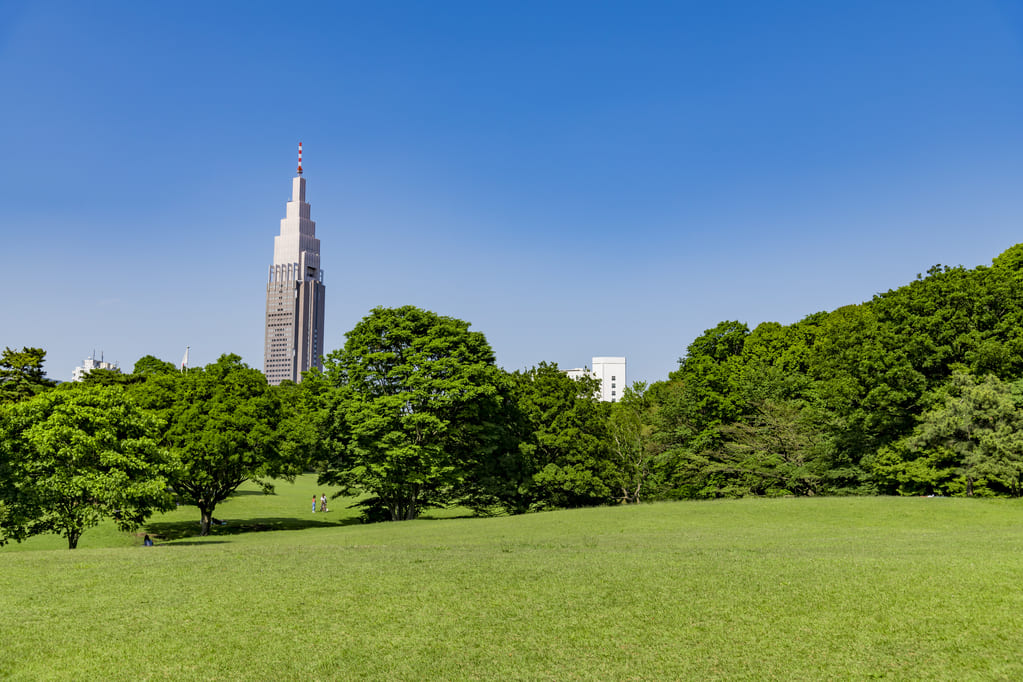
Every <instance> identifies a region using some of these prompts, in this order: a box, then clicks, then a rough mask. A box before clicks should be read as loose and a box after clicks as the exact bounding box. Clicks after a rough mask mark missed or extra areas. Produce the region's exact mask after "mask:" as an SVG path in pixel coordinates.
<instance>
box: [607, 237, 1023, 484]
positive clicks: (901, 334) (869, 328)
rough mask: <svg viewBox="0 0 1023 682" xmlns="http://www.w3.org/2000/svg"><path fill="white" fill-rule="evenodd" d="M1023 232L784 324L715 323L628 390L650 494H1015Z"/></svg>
mask: <svg viewBox="0 0 1023 682" xmlns="http://www.w3.org/2000/svg"><path fill="white" fill-rule="evenodd" d="M1021 336H1023V245H1016V246H1014V247H1012V248H1011V249H1009V250H1008V251H1006V252H1005V253H1003V254H1002V255H1000V256H999V257H997V258H996V259H995V260H994V262H993V264H992V265H991V266H990V267H978V268H975V269H972V270H967V269H965V268H962V267H943V266H935V267H934V268H932V269H931V270H929V271H928V272H927V274H926V276H917V279H916V280H914V281H913V282H911V283H909V284H908V285H906V286H903V287H900V288H898V289H895V290H892V291H888V292H885V293H883V294H879V295H877V296H875V297H874V298H873V300H871V301H868V302H866V303H863V304H859V305H849V306H845V307H842V308H839V309H837V310H834V311H832V312H820V313H814V314H812V315H809V316H807V317H806V318H804V319H803V320H801V321H799V322H797V323H795V324H792V325H788V326H786V325H781V324H777V323H773V322H765V323H763V324H760V325H759V326H757V327H756V328H755V329H753V330H750V329H749V328H748V327H747V325H745V324H742V323H740V322H734V321H726V322H721V323H720V324H718V325H717V326H716V327H715V328H713V329H709V330H707V331H706V332H705V333H704V334H703V335H701V336H700V337H699V338H697V339H696V340H695V341H693V342H692V343H691V344H690V345H689V347H688V349H687V352H686V355H685V357H683V358H682V359H681V360H680V364H679V368H678V369H677V370H676V371H675V372H673V373H672V374H671V375H670V377H669V378H668V380H667V381H664V382H658V383H656V384H654V385H652V386H650V387H649V388H648V389H646V391H645V393H644V394H643V395H642V396H638V395H632V396H630V400H629V401H626V403H627V404H628V403H629V402H630V401H631V403H632V404H633V408H634V410H636V411H637V412H638V414H640V415H641V422H642V424H643V432H642V444H643V447H644V450H645V456H646V457H647V458H648V459H649V462H650V474H649V481H650V487H651V488H653V489H654V490H655V491H656V493H655V494H656V495H657V496H669V497H719V496H738V495H780V494H794V495H815V494H834V493H901V494H1000V495H1001V494H1007V495H1014V496H1016V495H1019V494H1020V476H1021V472H1023V418H1021V413H1020V405H1021V394H1023V383H1021V381H1020V380H1021V379H1023V338H1021Z"/></svg>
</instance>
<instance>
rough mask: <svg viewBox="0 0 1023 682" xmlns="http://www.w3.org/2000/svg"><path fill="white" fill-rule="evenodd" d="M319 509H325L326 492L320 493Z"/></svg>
mask: <svg viewBox="0 0 1023 682" xmlns="http://www.w3.org/2000/svg"><path fill="white" fill-rule="evenodd" d="M320 511H321V512H325V511H327V495H326V493H324V494H321V495H320Z"/></svg>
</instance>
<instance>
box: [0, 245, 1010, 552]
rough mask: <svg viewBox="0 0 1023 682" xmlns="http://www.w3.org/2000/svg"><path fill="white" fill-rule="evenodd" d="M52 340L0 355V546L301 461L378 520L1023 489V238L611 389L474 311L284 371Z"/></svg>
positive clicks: (394, 313)
mask: <svg viewBox="0 0 1023 682" xmlns="http://www.w3.org/2000/svg"><path fill="white" fill-rule="evenodd" d="M44 356H45V353H44V352H43V351H42V350H41V349H35V348H25V349H22V351H19V352H15V351H12V350H11V349H7V350H6V351H4V353H3V356H2V359H0V533H2V534H0V541H2V540H3V539H6V538H15V539H20V538H22V537H25V536H26V535H29V534H32V533H36V532H59V533H61V534H63V535H64V536H65V537H67V538H68V543H69V546H71V547H73V546H74V545H75V544H76V543H77V539H78V537H79V536H80V535H81V532H82V531H83V530H84V529H85V528H87V527H88V526H89V525H91V524H94V523H95V522H96V521H97V520H98V519H99V518H102V517H110V518H113V519H115V520H116V521H117V523H118V524H120V525H121V526H122V527H124V528H135V527H138V526H139V525H140V524H141V523H143V522H144V520H145V519H146V518H147V517H148V516H149V515H150V514H152V513H153V512H155V511H156V510H159V509H164V508H167V506H168V505H171V504H174V503H175V502H180V501H184V502H187V503H189V504H194V505H196V506H197V507H198V508H199V510H200V515H201V532H202V533H203V534H206V533H208V532H209V527H210V523H211V520H212V515H213V512H214V509H215V508H216V505H217V504H219V503H220V502H222V501H223V500H224V499H226V498H227V497H228V496H229V495H230V494H231V493H233V492H234V491H235V490H236V489H237V488H238V486H239V485H240V484H241V483H243V482H244V481H247V480H252V481H257V482H259V483H260V484H261V485H263V486H264V488H265V489H266V490H267V491H269V490H271V486H270V481H272V480H273V479H275V478H289V477H291V476H294V475H295V474H296V473H297V472H299V471H301V470H303V469H306V470H308V469H314V470H316V471H318V472H319V474H320V480H321V482H325V483H331V484H334V485H336V486H338V487H339V488H340V489H341V490H342V492H343V493H344V494H352V495H359V496H361V497H362V500H363V501H362V502H361V503H360V504H361V505H362V506H363V508H364V513H365V515H366V517H367V518H368V519H371V520H378V519H391V520H404V519H412V518H416V517H417V516H418V515H419V514H420V513H421V512H422V511H423V510H425V509H428V508H430V507H437V506H444V505H451V504H458V505H464V506H467V507H469V508H470V509H473V510H474V511H476V512H477V513H480V514H487V513H494V512H506V513H522V512H526V511H530V510H536V509H543V508H551V507H571V506H581V505H595V504H605V503H611V502H620V503H628V502H639V501H641V500H647V499H675V498H707V497H727V496H743V495H819V494H874V493H898V494H965V495H973V494H984V495H1013V496H1019V495H1020V493H1021V479H1023V417H1021V415H1023V412H1021V410H1020V407H1021V404H1023V245H1019V246H1016V247H1013V248H1012V249H1010V250H1009V251H1007V252H1006V253H1004V254H1002V255H1001V256H999V257H998V258H996V259H995V261H994V263H993V265H992V266H991V267H981V268H976V269H973V270H966V269H964V268H943V267H940V266H939V267H935V268H933V269H931V270H930V271H929V272H928V273H927V276H926V277H924V276H918V277H917V279H916V280H915V281H914V282H912V283H911V284H909V285H907V286H905V287H901V288H899V289H896V290H893V291H889V292H886V293H884V294H881V295H878V296H876V297H875V298H874V299H873V300H871V301H869V302H867V303H863V304H861V305H853V306H847V307H844V308H839V309H838V310H835V311H833V312H830V313H815V314H813V315H810V316H808V317H806V318H805V319H803V320H801V321H800V322H797V323H795V324H792V325H787V326H786V325H781V324H777V323H772V322H768V323H764V324H761V325H759V326H758V327H756V328H755V329H753V330H750V329H749V328H748V327H747V326H746V325H745V324H742V323H740V322H736V321H727V322H722V323H720V324H719V325H717V326H716V327H714V328H713V329H710V330H707V331H706V332H705V333H704V334H702V335H701V336H700V337H698V338H697V339H695V340H694V341H693V342H692V343H691V344H690V345H689V347H688V348H687V351H686V354H685V356H684V357H683V358H681V359H680V361H679V367H678V369H677V370H676V371H675V372H673V373H672V374H671V375H670V376H669V377H668V378H667V379H666V380H665V381H661V382H657V383H654V384H652V385H650V386H646V385H643V384H636V385H634V386H633V387H631V388H629V389H627V390H626V391H625V395H624V396H623V398H622V399H621V401H620V402H618V403H613V404H608V403H602V402H599V401H598V400H596V399H595V397H594V396H595V393H596V388H597V386H596V385H595V382H594V380H591V379H582V380H573V379H570V378H568V377H567V376H566V375H565V374H564V373H562V372H561V371H560V370H558V368H557V366H556V365H552V364H546V363H541V364H540V365H538V366H537V367H534V368H532V369H529V370H524V371H518V372H510V373H509V372H506V371H504V370H502V369H500V368H498V367H497V366H496V364H495V361H494V354H493V351H492V349H491V348H490V346H489V344H488V343H487V341H486V339H485V337H484V336H483V335H482V334H481V333H479V332H475V331H470V329H469V325H468V324H467V323H466V322H463V321H461V320H457V319H454V318H449V317H444V316H441V315H437V314H435V313H431V312H428V311H424V310H421V309H418V308H415V307H412V306H406V307H402V308H393V309H389V308H377V309H375V310H373V311H371V313H370V314H369V315H368V316H367V317H366V318H364V319H363V320H362V321H361V322H360V323H359V324H358V325H356V327H355V328H354V329H353V330H352V331H351V332H350V333H349V334H348V335H347V337H346V343H345V345H344V347H343V348H341V349H338V350H336V351H334V352H332V353H330V354H329V355H327V356H326V357H325V358H324V367H323V370H322V371H318V370H314V371H312V372H309V373H307V374H306V375H305V377H304V379H303V381H302V382H301V383H300V384H291V383H285V384H282V385H281V386H278V387H271V386H268V385H267V384H266V381H265V379H264V378H263V376H262V375H261V374H260V373H259V372H257V371H256V370H253V369H251V368H249V367H247V366H245V365H244V364H243V363H242V362H241V360H240V358H238V357H237V356H233V355H225V356H222V357H221V358H220V359H219V360H218V361H217V362H216V363H213V364H211V365H208V366H206V367H204V368H197V369H190V370H187V371H185V372H178V371H176V370H175V368H174V366H173V365H171V364H170V363H167V362H163V361H161V360H158V359H156V358H153V357H150V356H147V357H145V358H142V359H141V360H139V362H138V363H137V364H136V366H135V368H134V371H133V372H132V373H131V374H128V375H121V374H118V373H115V372H109V371H102V370H98V371H94V372H92V373H90V374H89V375H88V377H87V380H86V381H85V382H83V383H82V384H80V385H62V386H60V387H54V386H53V385H52V383H51V382H48V381H47V380H46V379H45V376H44V373H43V371H42V361H43V358H44Z"/></svg>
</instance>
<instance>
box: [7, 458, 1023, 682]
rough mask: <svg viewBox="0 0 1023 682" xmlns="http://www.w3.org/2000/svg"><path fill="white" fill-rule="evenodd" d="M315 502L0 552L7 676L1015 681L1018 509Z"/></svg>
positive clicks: (272, 500)
mask: <svg viewBox="0 0 1023 682" xmlns="http://www.w3.org/2000/svg"><path fill="white" fill-rule="evenodd" d="M313 487H314V482H313V480H312V478H311V477H303V478H302V479H300V480H299V481H298V482H297V483H296V484H294V485H289V484H282V485H281V486H280V487H279V488H278V492H279V494H278V495H276V496H273V497H264V496H261V495H253V494H243V495H241V496H239V497H238V498H236V499H235V500H233V501H232V502H230V503H229V504H228V505H225V507H224V508H223V509H218V511H217V513H216V516H217V518H222V519H224V520H226V521H227V524H226V525H224V526H219V527H217V529H216V531H215V533H214V535H213V536H212V537H210V538H204V539H200V538H196V537H194V536H191V535H190V533H189V528H191V527H192V526H195V525H196V523H195V522H196V520H197V513H196V512H195V510H194V509H189V508H182V509H179V510H178V511H176V512H173V513H172V514H169V515H166V516H165V517H162V518H160V519H156V520H154V522H153V523H152V524H151V526H150V528H151V529H153V530H154V531H159V532H160V533H161V534H162V535H163V536H164V537H165V538H170V539H164V540H162V541H158V544H157V546H156V547H153V548H143V547H141V546H139V545H140V544H141V540H140V539H139V538H138V537H134V536H127V537H117V534H116V533H114V532H113V531H111V530H93V531H91V532H89V533H86V535H85V536H84V537H83V543H82V547H81V548H80V549H78V550H76V551H68V550H66V549H59V547H61V544H60V542H59V539H57V540H58V542H56V544H55V545H52V546H56V547H58V549H43V548H41V545H39V544H37V545H36V547H35V548H33V546H32V545H23V546H21V547H14V548H6V549H4V550H3V551H0V600H2V601H0V633H2V635H3V639H2V642H0V678H3V679H26V680H38V679H124V680H136V679H175V680H207V679H232V680H233V679H249V680H271V679H286V680H292V679H294V680H299V679H301V680H334V679H336V680H424V679H437V680H673V679H708V678H709V679H807V678H810V679H863V678H878V677H879V678H889V679H950V680H951V679H956V680H960V679H1020V678H1023V504H1021V503H1020V502H1017V501H1010V500H976V499H941V498H936V499H926V498H820V499H749V500H730V501H714V502H677V503H659V504H650V505H641V506H634V507H615V508H597V509H582V510H571V511H559V512H549V513H542V514H531V515H525V516H519V517H499V518H489V519H476V518H436V519H424V520H419V521H412V522H403V523H385V524H374V525H361V524H357V523H353V521H354V516H355V514H354V512H353V511H352V510H344V509H342V504H341V503H340V501H338V502H334V505H335V506H336V507H337V508H336V509H333V510H332V511H331V512H329V513H327V514H323V515H321V514H315V515H313V514H311V513H310V510H309V503H310V501H311V496H312V492H313ZM317 492H319V489H317ZM179 517H180V518H179ZM193 517H194V518H193ZM273 529H279V530H273ZM191 532H193V533H194V532H195V531H194V530H192V531H191ZM90 535H95V538H94V542H98V541H100V539H101V538H104V537H108V538H114V539H113V540H109V541H107V544H108V546H106V547H99V546H96V544H92V545H90V544H89V540H90ZM35 542H37V543H38V542H39V541H35ZM119 545H120V546H119Z"/></svg>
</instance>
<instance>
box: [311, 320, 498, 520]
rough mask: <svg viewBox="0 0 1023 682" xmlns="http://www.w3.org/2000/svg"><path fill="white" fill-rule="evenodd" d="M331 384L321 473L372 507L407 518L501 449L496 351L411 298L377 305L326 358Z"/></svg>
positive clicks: (447, 493) (452, 491)
mask: <svg viewBox="0 0 1023 682" xmlns="http://www.w3.org/2000/svg"><path fill="white" fill-rule="evenodd" d="M324 375H325V377H326V380H327V382H328V383H329V384H330V386H331V395H330V398H329V403H330V420H329V423H328V427H327V440H328V443H327V448H328V450H329V455H328V456H327V457H326V459H325V461H324V463H323V473H322V475H321V480H322V481H323V482H325V483H331V484H334V485H338V486H340V487H341V489H342V490H343V491H344V492H346V493H349V494H362V493H368V494H370V495H372V497H371V498H370V499H369V500H368V501H367V503H366V506H367V507H368V509H369V511H370V512H371V514H372V511H373V510H374V509H375V510H377V512H385V513H386V515H387V517H389V518H390V519H392V520H406V519H414V518H416V517H417V516H418V515H419V513H420V512H421V511H422V510H423V509H425V508H428V507H431V506H437V505H443V504H447V503H449V502H452V501H454V500H457V499H459V498H460V497H461V496H462V495H463V494H465V493H466V489H465V487H464V482H465V480H466V478H467V477H468V476H469V472H470V470H472V469H474V468H475V465H474V463H475V461H476V460H477V459H479V458H481V457H489V456H492V455H493V452H494V450H495V449H496V448H497V447H499V444H498V443H497V442H495V437H494V433H493V431H492V430H491V429H490V428H489V425H490V424H492V422H493V420H494V419H495V416H494V415H495V413H496V412H497V411H498V410H499V407H500V400H499V398H498V394H499V384H500V371H499V370H498V369H497V367H495V365H494V353H493V351H492V350H491V348H490V344H488V343H487V340H486V338H485V337H484V336H483V334H482V333H480V332H474V331H469V324H468V323H467V322H463V321H462V320H458V319H455V318H452V317H445V316H442V315H438V314H436V313H432V312H429V311H426V310H422V309H420V308H416V307H414V306H404V307H401V308H374V309H373V310H372V311H371V312H370V314H369V315H367V316H366V317H365V318H363V319H362V321H360V322H359V323H358V324H357V325H356V326H355V328H354V329H352V331H350V332H349V333H348V335H347V340H346V342H345V345H344V348H342V349H341V350H337V351H334V352H332V353H330V354H329V355H327V356H326V357H325V358H324Z"/></svg>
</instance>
